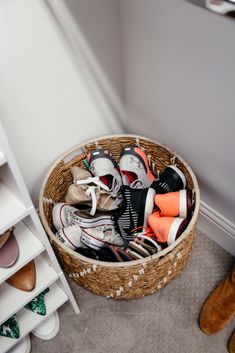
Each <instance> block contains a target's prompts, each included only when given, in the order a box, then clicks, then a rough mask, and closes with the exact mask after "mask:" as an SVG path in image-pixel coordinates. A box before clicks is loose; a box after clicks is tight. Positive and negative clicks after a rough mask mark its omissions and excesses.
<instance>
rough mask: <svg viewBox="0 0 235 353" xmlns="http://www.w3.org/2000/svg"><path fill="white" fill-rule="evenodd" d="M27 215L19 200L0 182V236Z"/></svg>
mask: <svg viewBox="0 0 235 353" xmlns="http://www.w3.org/2000/svg"><path fill="white" fill-rule="evenodd" d="M28 213H29V209H27V208H26V207H25V206H24V205H23V204H22V202H20V200H18V199H17V197H16V196H15V195H14V194H13V193H12V192H11V191H10V190H9V189H8V188H7V187H6V186H5V185H4V184H3V183H2V182H1V181H0V234H2V233H4V232H5V231H6V230H7V229H9V228H10V227H12V226H13V225H14V224H16V223H18V222H19V221H21V220H22V219H23V218H24V217H26V216H27V215H28Z"/></svg>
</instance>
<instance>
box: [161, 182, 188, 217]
mask: <svg viewBox="0 0 235 353" xmlns="http://www.w3.org/2000/svg"><path fill="white" fill-rule="evenodd" d="M154 201H155V204H156V205H157V207H158V209H159V211H160V216H166V217H168V216H169V217H181V218H189V217H190V215H191V213H192V196H191V192H190V191H188V190H186V189H184V190H180V191H174V192H169V193H167V194H157V195H156V196H155V197H154Z"/></svg>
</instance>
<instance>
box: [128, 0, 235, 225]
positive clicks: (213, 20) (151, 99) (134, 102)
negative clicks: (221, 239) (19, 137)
mask: <svg viewBox="0 0 235 353" xmlns="http://www.w3.org/2000/svg"><path fill="white" fill-rule="evenodd" d="M121 4H122V12H121V13H122V31H123V35H122V41H123V53H124V67H125V75H124V77H125V100H126V102H127V105H128V108H129V111H130V118H129V120H128V129H129V130H130V131H132V132H134V131H135V132H138V133H142V134H144V135H148V136H152V137H154V138H156V139H157V140H160V141H162V142H164V143H166V144H167V145H169V146H170V147H172V148H173V149H175V150H176V151H177V152H179V153H180V154H181V155H182V156H183V157H184V158H185V159H186V160H187V161H188V162H189V164H190V165H191V166H192V168H193V170H194V171H195V173H196V175H197V177H198V179H199V183H200V187H201V191H202V195H201V196H202V199H203V201H205V202H207V203H208V204H209V205H210V206H212V207H213V208H214V209H215V210H217V211H218V212H219V213H221V214H222V215H224V216H225V217H227V218H228V219H229V220H230V221H232V222H235V212H234V210H235V186H234V179H235V163H234V162H235V160H234V151H235V133H234V131H235V119H234V115H235V108H234V92H235V70H234V63H235V46H234V38H235V22H234V21H231V20H229V19H228V18H225V17H221V16H218V15H215V14H213V13H210V12H208V11H206V10H205V9H202V8H200V7H197V6H195V5H192V4H190V3H188V2H186V1H183V0H174V1H172V0H158V1H155V0H145V1H142V0H122V1H121Z"/></svg>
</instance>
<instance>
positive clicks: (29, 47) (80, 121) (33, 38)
mask: <svg viewBox="0 0 235 353" xmlns="http://www.w3.org/2000/svg"><path fill="white" fill-rule="evenodd" d="M0 53H1V54H0V118H1V120H2V122H3V124H4V126H5V129H6V131H7V133H8V137H9V139H10V142H11V145H12V147H13V150H14V153H15V156H16V159H17V161H18V163H19V166H20V169H21V171H22V173H23V176H24V178H25V180H26V183H27V186H28V188H29V190H30V192H31V195H32V196H33V199H34V201H35V203H37V196H38V191H39V187H40V184H41V182H42V179H43V177H44V175H45V172H46V171H47V169H48V167H49V166H50V165H51V163H52V162H53V161H54V160H55V159H56V158H57V157H58V156H59V155H60V154H62V153H64V151H66V150H67V149H68V148H70V147H72V146H74V145H77V144H78V143H80V142H82V141H84V140H86V139H88V138H92V137H95V136H100V135H103V134H107V133H114V132H119V131H120V127H119V124H118V122H117V121H116V120H115V119H114V117H113V115H112V112H110V111H109V109H108V108H107V109H106V106H105V104H104V103H103V102H102V101H101V100H99V101H98V100H96V99H95V96H94V92H92V91H91V90H90V87H91V84H89V89H88V86H87V84H86V81H85V80H86V76H85V74H84V70H83V69H84V68H83V67H82V64H81V65H79V63H78V61H77V62H76V66H75V62H74V61H73V59H72V56H70V52H69V49H68V47H67V46H66V43H65V42H64V38H63V36H62V35H61V33H60V31H59V29H58V28H57V25H56V24H55V22H54V19H53V18H52V17H51V15H50V13H49V11H48V9H47V7H46V6H45V4H44V2H43V1H39V0H2V1H1V2H0Z"/></svg>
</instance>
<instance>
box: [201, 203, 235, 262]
mask: <svg viewBox="0 0 235 353" xmlns="http://www.w3.org/2000/svg"><path fill="white" fill-rule="evenodd" d="M198 229H200V230H201V231H202V232H203V233H205V234H206V235H207V236H208V237H209V238H211V239H212V240H214V241H215V242H216V243H217V244H219V245H220V246H221V247H222V248H224V249H225V250H226V251H228V252H229V253H230V254H232V255H233V256H235V224H234V223H232V222H230V221H229V220H228V219H227V218H225V217H224V216H223V215H222V214H220V213H219V212H217V211H216V210H215V209H213V208H212V207H211V206H209V205H208V204H207V203H205V202H203V201H201V204H200V216H199V221H198Z"/></svg>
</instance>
